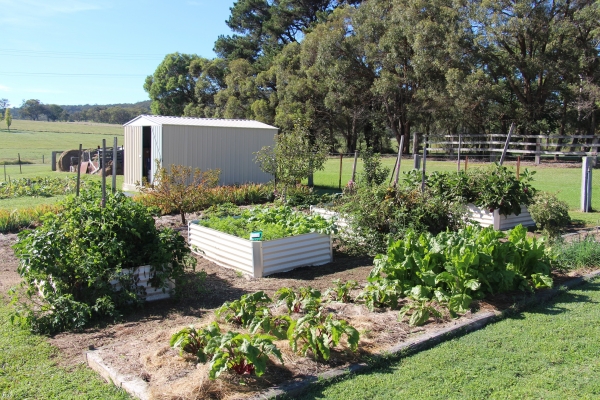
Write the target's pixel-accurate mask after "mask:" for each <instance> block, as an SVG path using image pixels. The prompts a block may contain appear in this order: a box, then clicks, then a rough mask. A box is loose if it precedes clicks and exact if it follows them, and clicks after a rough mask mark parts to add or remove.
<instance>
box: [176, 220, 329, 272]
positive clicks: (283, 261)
mask: <svg viewBox="0 0 600 400" xmlns="http://www.w3.org/2000/svg"><path fill="white" fill-rule="evenodd" d="M188 233H189V238H188V239H189V244H190V247H191V248H192V251H193V252H194V253H196V254H199V255H201V256H203V257H205V258H206V259H208V260H210V261H212V262H214V263H215V264H218V265H220V266H222V267H226V268H232V269H236V270H238V271H241V272H243V273H245V274H248V275H250V276H252V277H253V278H261V277H263V276H267V275H271V274H275V273H278V272H286V271H290V270H292V269H294V268H297V267H303V266H317V265H323V264H327V263H330V262H331V261H333V244H332V239H331V236H330V235H324V234H321V233H316V232H314V233H306V234H303V235H296V236H290V237H286V238H282V239H275V240H265V241H251V240H246V239H242V238H239V237H236V236H233V235H229V234H227V233H224V232H220V231H217V230H215V229H211V228H206V227H204V226H200V225H199V224H198V223H197V221H191V222H190V223H189V224H188Z"/></svg>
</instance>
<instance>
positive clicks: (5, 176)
mask: <svg viewBox="0 0 600 400" xmlns="http://www.w3.org/2000/svg"><path fill="white" fill-rule="evenodd" d="M4 182H6V164H4Z"/></svg>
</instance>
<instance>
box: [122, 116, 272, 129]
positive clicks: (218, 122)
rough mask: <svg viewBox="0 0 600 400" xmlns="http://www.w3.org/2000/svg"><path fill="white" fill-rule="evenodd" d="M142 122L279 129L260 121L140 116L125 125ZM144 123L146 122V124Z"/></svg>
mask: <svg viewBox="0 0 600 400" xmlns="http://www.w3.org/2000/svg"><path fill="white" fill-rule="evenodd" d="M141 120H145V121H148V122H149V123H151V124H153V125H187V126H210V127H226V128H259V129H277V128H276V127H274V126H271V125H267V124H264V123H262V122H258V121H252V120H247V119H215V118H193V117H167V116H163V115H140V116H137V117H135V118H134V119H132V120H131V121H129V122H127V123H125V124H123V126H127V125H139V123H140V122H142V121H141ZM145 121H144V122H145Z"/></svg>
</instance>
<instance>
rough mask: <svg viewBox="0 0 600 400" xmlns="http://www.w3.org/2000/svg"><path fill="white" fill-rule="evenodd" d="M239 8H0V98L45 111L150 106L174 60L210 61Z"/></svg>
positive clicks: (80, 3)
mask: <svg viewBox="0 0 600 400" xmlns="http://www.w3.org/2000/svg"><path fill="white" fill-rule="evenodd" d="M233 3H234V1H233V0H230V1H229V0H226V1H223V0H212V1H211V0H182V1H142V0H120V1H119V0H0V26H1V27H2V31H3V32H2V40H1V41H0V98H7V99H9V101H10V103H11V106H12V107H18V106H20V105H21V102H22V100H27V99H39V100H40V101H42V103H45V104H63V105H64V104H69V105H73V104H113V103H133V102H137V101H142V100H147V99H148V96H147V94H146V92H145V91H144V89H143V84H144V79H145V77H146V76H147V75H151V74H152V73H153V72H154V70H155V69H156V67H157V66H158V64H159V63H160V62H161V61H162V59H163V58H164V56H165V55H166V54H168V53H173V52H176V51H178V52H180V53H193V54H198V55H199V56H202V57H206V58H212V57H214V56H215V54H214V52H213V50H212V49H213V45H214V42H215V40H216V39H217V37H218V36H219V35H220V34H225V35H228V34H231V31H230V29H229V27H228V26H227V25H226V24H225V20H227V18H228V17H229V8H230V7H232V6H233Z"/></svg>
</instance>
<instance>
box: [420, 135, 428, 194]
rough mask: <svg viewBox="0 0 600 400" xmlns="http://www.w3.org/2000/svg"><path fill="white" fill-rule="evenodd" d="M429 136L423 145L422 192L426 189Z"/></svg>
mask: <svg viewBox="0 0 600 400" xmlns="http://www.w3.org/2000/svg"><path fill="white" fill-rule="evenodd" d="M427 139H428V138H427V136H425V146H423V173H422V175H421V192H424V191H425V164H426V162H427Z"/></svg>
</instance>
